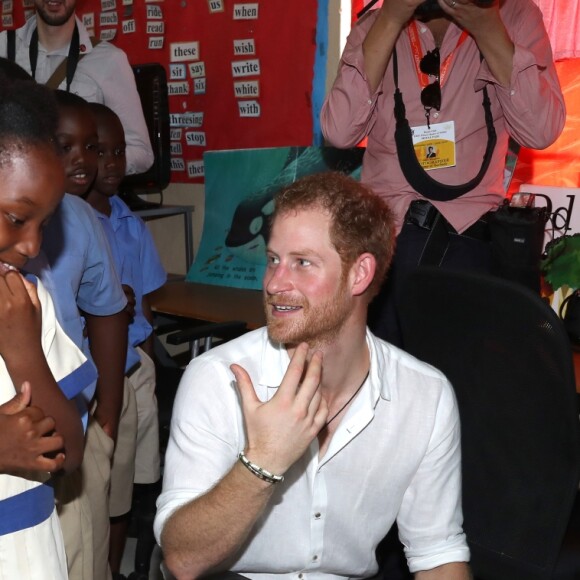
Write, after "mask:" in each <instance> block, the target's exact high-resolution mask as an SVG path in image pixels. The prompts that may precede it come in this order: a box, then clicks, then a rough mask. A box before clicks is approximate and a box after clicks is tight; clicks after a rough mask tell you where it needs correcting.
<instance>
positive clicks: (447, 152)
mask: <svg viewBox="0 0 580 580" xmlns="http://www.w3.org/2000/svg"><path fill="white" fill-rule="evenodd" d="M412 134H413V147H414V149H415V155H416V156H417V159H418V160H419V163H420V164H421V166H422V167H423V169H425V170H426V171H430V170H432V169H441V168H442V167H455V165H456V162H455V122H454V121H446V122H445V123H431V126H430V127H428V126H427V125H422V126H421V127H413V128H412Z"/></svg>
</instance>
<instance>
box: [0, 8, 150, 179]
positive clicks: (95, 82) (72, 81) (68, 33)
mask: <svg viewBox="0 0 580 580" xmlns="http://www.w3.org/2000/svg"><path fill="white" fill-rule="evenodd" d="M34 5H35V7H36V16H33V17H32V18H30V19H29V20H28V21H27V22H26V24H25V25H24V26H23V27H22V28H19V29H18V30H16V31H15V34H14V36H12V34H10V33H9V32H7V31H4V32H1V33H0V56H4V57H8V58H10V60H15V62H16V63H17V64H19V65H20V66H21V67H22V68H24V69H25V70H26V71H28V72H29V73H30V74H31V75H32V77H33V78H34V79H35V80H36V81H37V82H39V83H43V84H48V85H49V86H51V87H52V88H61V89H63V90H67V91H71V92H74V93H76V94H78V95H79V96H81V97H83V98H84V99H86V100H87V101H90V102H96V103H102V104H104V105H107V106H108V107H110V108H111V109H112V110H113V111H115V113H117V115H118V116H119V118H120V119H121V122H122V124H123V128H124V130H125V135H126V139H127V173H128V174H132V173H142V172H144V171H147V169H149V167H151V165H152V164H153V160H154V156H153V150H152V149H151V142H150V139H149V133H148V130H147V125H146V123H145V118H144V116H143V109H142V107H141V100H140V98H139V93H138V92H137V86H136V84H135V76H134V74H133V70H132V69H131V66H130V65H129V61H128V60H127V56H126V55H125V53H124V52H123V51H122V50H121V49H119V48H117V47H115V46H113V45H112V44H110V43H109V42H106V41H101V42H94V39H91V38H90V37H89V34H88V32H87V30H86V28H85V27H84V26H83V24H82V22H81V21H80V20H79V19H78V18H77V17H76V15H75V6H76V0H60V1H58V2H50V1H49V0H34ZM11 37H12V40H11ZM64 61H66V62H65V63H64V65H63V62H64ZM59 67H62V68H59Z"/></svg>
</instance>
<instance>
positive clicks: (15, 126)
mask: <svg viewBox="0 0 580 580" xmlns="http://www.w3.org/2000/svg"><path fill="white" fill-rule="evenodd" d="M56 121H57V111H56V105H55V103H54V98H53V95H52V93H51V91H50V90H49V89H47V88H45V87H43V86H40V85H35V84H34V83H31V82H27V81H14V82H11V81H10V80H9V79H8V78H6V77H5V76H4V75H3V74H2V73H1V72H0V183H2V187H1V188H0V405H2V406H0V439H1V440H2V441H3V444H2V446H0V471H1V473H0V579H2V580H4V579H8V578H10V579H13V578H43V579H45V580H52V579H58V580H60V579H64V578H67V572H66V558H65V555H64V548H63V543H62V535H61V531H60V527H59V524H58V518H57V516H56V511H55V504H54V495H53V491H52V486H51V479H52V475H51V472H55V471H58V470H60V469H61V468H62V469H64V471H70V470H72V469H75V468H76V467H78V465H79V464H80V461H81V457H82V449H83V432H82V425H81V421H80V416H79V413H78V411H77V409H76V406H75V405H74V403H73V402H72V401H71V399H72V398H73V397H74V396H75V395H76V394H77V393H78V392H79V391H80V390H82V389H83V388H84V387H85V386H86V384H87V382H88V381H93V380H94V369H93V367H92V366H90V365H87V364H86V359H85V357H84V356H83V355H82V353H81V352H80V351H79V350H78V349H77V348H76V347H75V346H74V345H73V343H72V342H71V341H70V339H68V337H67V336H66V335H65V334H64V332H63V331H62V330H61V328H60V326H59V325H58V323H57V322H56V318H55V312H54V307H53V304H52V300H51V299H50V296H49V295H48V294H47V292H46V290H45V289H44V287H43V286H42V285H41V284H40V283H39V282H38V281H37V280H36V279H33V278H32V277H31V276H27V277H24V276H23V275H22V274H21V273H20V271H19V270H20V269H21V268H23V267H24V265H25V264H26V262H27V260H28V259H29V258H32V257H34V256H35V255H36V254H37V253H38V252H39V249H40V244H41V241H42V229H43V227H44V225H45V224H46V222H47V221H48V219H49V218H50V216H51V214H52V213H53V212H54V210H55V208H56V207H57V205H58V203H59V202H60V200H61V198H62V196H63V192H64V174H63V170H62V164H61V163H60V160H59V157H58V154H57V150H56V148H55V140H54V129H55V127H56ZM15 385H18V386H20V385H23V387H22V390H21V391H20V394H18V393H17V389H16V388H15ZM19 390H20V389H19ZM23 425H24V427H28V430H27V431H26V433H24V434H23V433H22V429H23ZM8 438H10V439H8ZM7 441H11V442H12V444H13V445H14V446H15V447H13V448H7V445H6V444H5V443H6V442H7ZM35 442H36V444H35ZM17 446H19V447H20V448H17ZM45 453H46V454H47V455H46V456H45V455H44V454H45Z"/></svg>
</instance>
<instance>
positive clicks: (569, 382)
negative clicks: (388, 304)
mask: <svg viewBox="0 0 580 580" xmlns="http://www.w3.org/2000/svg"><path fill="white" fill-rule="evenodd" d="M398 307H399V314H400V320H401V327H402V331H403V340H404V348H405V349H406V350H408V351H409V352H410V353H411V354H413V355H415V356H416V357H418V358H419V359H422V360H424V361H426V362H428V363H430V364H432V365H433V366H435V367H437V368H439V369H440V370H442V371H443V372H444V373H445V374H446V375H447V377H448V378H449V379H450V381H451V383H452V384H453V387H454V389H455V393H456V395H457V400H458V406H459V412H460V416H461V433H462V457H463V510H464V518H465V522H464V528H465V532H466V534H467V539H468V542H469V546H470V548H471V555H472V563H471V565H472V570H473V572H474V575H475V576H476V578H479V579H481V580H536V579H538V580H540V579H547V578H552V577H553V576H552V574H553V572H554V568H555V565H556V562H557V560H558V555H559V552H560V548H561V545H562V540H563V537H564V534H565V531H566V526H567V524H568V521H569V518H570V513H571V510H572V505H573V502H574V499H575V497H576V494H577V490H578V481H579V479H580V426H579V421H578V409H577V399H576V392H575V379H574V368H573V363H572V352H571V348H570V344H569V341H568V337H567V335H566V332H565V330H564V328H563V326H562V324H561V322H560V320H559V319H558V317H557V316H556V315H555V313H554V312H553V311H552V309H551V308H550V307H549V306H548V305H547V304H546V303H545V302H544V301H542V300H541V299H540V298H539V297H538V296H537V295H535V294H534V293H532V292H530V291H529V290H527V289H526V288H524V287H522V286H519V285H516V284H513V283H509V282H507V281H504V280H501V279H498V278H492V277H489V276H482V275H476V274H468V273H459V272H453V271H444V270H438V269H428V268H424V269H419V270H417V271H416V272H414V273H413V274H411V275H409V278H408V280H407V281H406V285H405V288H404V292H402V296H401V299H400V303H399V305H398ZM567 577H569V578H574V577H576V578H577V577H578V576H567Z"/></svg>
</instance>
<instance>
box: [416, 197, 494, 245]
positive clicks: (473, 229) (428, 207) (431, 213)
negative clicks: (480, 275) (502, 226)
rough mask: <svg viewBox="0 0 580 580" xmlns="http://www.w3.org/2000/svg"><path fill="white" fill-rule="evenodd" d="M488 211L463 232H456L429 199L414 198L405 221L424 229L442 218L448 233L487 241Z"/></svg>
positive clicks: (431, 226) (429, 227)
mask: <svg viewBox="0 0 580 580" xmlns="http://www.w3.org/2000/svg"><path fill="white" fill-rule="evenodd" d="M488 214H489V212H488V213H486V214H484V215H482V216H481V217H480V218H479V220H477V221H476V222H475V223H474V224H472V225H471V226H469V227H468V228H467V229H466V230H465V231H464V232H461V233H458V232H457V230H456V229H455V228H454V227H453V226H452V225H451V224H450V223H449V222H448V221H447V220H446V219H445V218H444V217H443V215H442V214H441V212H440V211H439V210H438V209H437V208H436V207H435V206H434V205H433V204H431V203H430V202H429V201H427V200H425V199H416V200H414V201H412V202H411V205H410V206H409V209H408V210H407V213H406V214H405V223H406V224H413V225H416V226H419V227H420V228H423V229H425V230H431V229H432V228H433V226H434V225H435V223H436V222H438V221H439V220H443V221H442V223H443V225H445V228H446V229H447V231H448V232H449V233H450V234H455V235H459V236H465V237H468V238H473V239H475V240H480V241H483V242H488V241H489V224H488V221H487V218H488Z"/></svg>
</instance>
